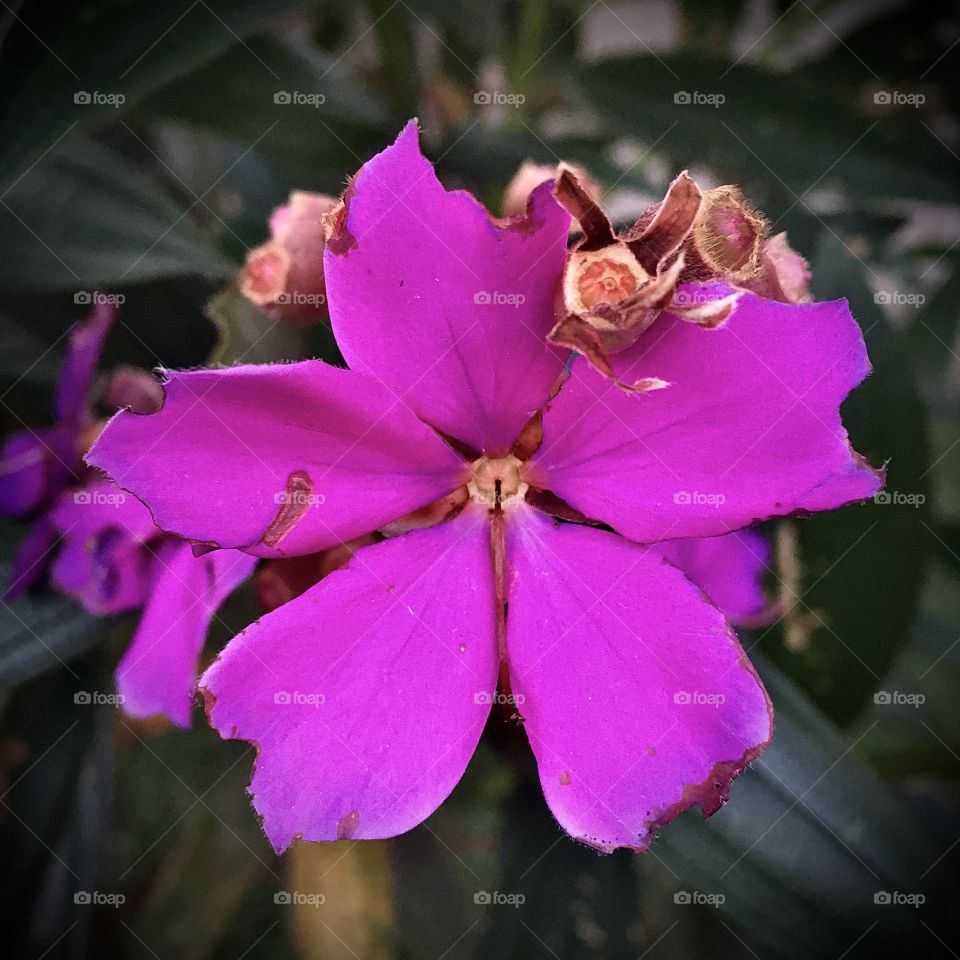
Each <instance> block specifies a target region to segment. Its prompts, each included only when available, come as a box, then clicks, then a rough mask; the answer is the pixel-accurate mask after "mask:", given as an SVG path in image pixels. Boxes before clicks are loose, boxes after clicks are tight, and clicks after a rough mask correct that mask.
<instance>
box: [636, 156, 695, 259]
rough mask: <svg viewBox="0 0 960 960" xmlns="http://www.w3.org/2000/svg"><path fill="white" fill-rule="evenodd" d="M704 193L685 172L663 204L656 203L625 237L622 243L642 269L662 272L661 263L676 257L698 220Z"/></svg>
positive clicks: (674, 182) (668, 192)
mask: <svg viewBox="0 0 960 960" xmlns="http://www.w3.org/2000/svg"><path fill="white" fill-rule="evenodd" d="M702 202H703V192H702V191H701V190H700V188H699V187H698V186H697V184H696V183H695V182H694V181H693V179H692V178H691V177H690V175H689V174H688V173H687V171H686V170H684V171H683V172H682V173H681V174H680V175H679V176H677V177H676V178H675V179H674V181H673V182H672V183H671V184H670V186H669V187H668V188H667V193H666V195H665V196H664V198H663V200H662V201H661V202H660V203H655V204H654V205H653V206H652V207H649V208H648V209H647V210H645V211H644V212H643V214H642V215H641V216H640V219H639V220H637V222H636V223H635V224H634V225H633V226H632V227H631V228H630V229H629V230H627V231H626V233H624V234H623V237H622V239H623V241H624V243H626V244H627V246H628V247H629V248H630V250H631V251H632V252H633V255H634V256H635V257H636V258H637V260H638V261H639V262H640V264H641V265H642V266H643V268H644V269H645V270H646V271H647V272H648V273H650V274H656V273H659V272H660V271H661V269H662V267H661V264H664V263H665V262H666V261H668V260H670V259H671V258H673V257H675V256H676V255H677V254H678V253H679V252H680V249H681V247H682V246H683V244H684V243H685V242H686V240H687V238H688V237H689V236H690V232H691V230H693V225H694V223H695V222H696V220H697V215H698V213H699V212H700V207H701V204H702Z"/></svg>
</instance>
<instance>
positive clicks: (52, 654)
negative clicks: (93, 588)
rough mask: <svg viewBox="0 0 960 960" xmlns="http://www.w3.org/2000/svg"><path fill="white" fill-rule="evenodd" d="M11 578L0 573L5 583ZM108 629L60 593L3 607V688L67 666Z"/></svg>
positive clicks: (0, 669)
mask: <svg viewBox="0 0 960 960" xmlns="http://www.w3.org/2000/svg"><path fill="white" fill-rule="evenodd" d="M8 576H9V571H8V569H4V570H3V571H2V573H0V577H2V580H3V582H4V583H6V581H7V577H8ZM106 630H107V627H106V626H105V625H104V621H102V620H99V619H97V618H96V617H92V616H90V614H88V613H86V612H85V611H84V610H83V609H82V608H81V607H79V606H78V605H77V604H76V603H74V602H73V601H72V600H69V599H68V598H67V597H64V596H60V595H59V594H53V593H43V594H40V595H38V596H37V597H32V596H25V597H22V598H20V599H19V600H17V601H15V602H14V603H12V604H7V603H4V604H2V605H0V689H2V688H4V687H13V686H16V685H17V684H20V683H23V682H24V681H25V680H29V679H30V678H31V677H34V676H36V675H37V674H40V673H43V672H45V671H47V670H50V669H51V668H53V667H58V666H63V665H65V664H68V663H69V661H71V660H73V659H74V658H76V657H78V656H80V654H82V653H84V652H85V651H87V650H89V649H90V648H91V647H92V646H93V645H94V644H95V643H96V642H97V641H98V640H99V639H100V638H101V637H102V636H103V635H104V633H105V632H106Z"/></svg>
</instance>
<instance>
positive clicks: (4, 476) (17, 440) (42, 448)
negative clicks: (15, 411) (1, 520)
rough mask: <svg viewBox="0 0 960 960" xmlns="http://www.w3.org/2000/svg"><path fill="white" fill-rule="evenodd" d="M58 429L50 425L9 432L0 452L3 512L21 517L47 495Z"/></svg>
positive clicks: (6, 514) (0, 507) (0, 513)
mask: <svg viewBox="0 0 960 960" xmlns="http://www.w3.org/2000/svg"><path fill="white" fill-rule="evenodd" d="M54 433H55V431H54V430H52V429H50V428H47V429H41V430H37V431H36V432H33V431H30V430H19V431H17V432H16V433H12V434H10V436H9V437H7V439H6V441H5V442H4V445H3V452H2V453H0V516H3V517H20V516H23V514H25V513H30V511H31V510H35V509H36V508H37V507H39V506H40V505H41V504H42V503H43V502H44V499H45V498H46V496H47V492H48V487H49V483H50V474H51V466H52V464H51V461H52V460H53V459H54V457H55V454H54V450H53V445H54Z"/></svg>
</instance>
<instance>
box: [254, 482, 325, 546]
mask: <svg viewBox="0 0 960 960" xmlns="http://www.w3.org/2000/svg"><path fill="white" fill-rule="evenodd" d="M278 500H279V501H280V507H279V509H278V510H277V513H276V516H275V517H274V518H273V522H272V523H271V524H270V526H269V527H268V528H267V532H266V533H265V534H264V535H263V536H262V537H261V538H260V541H261V543H263V544H264V545H265V546H268V547H275V546H276V545H277V544H278V543H279V542H280V541H281V540H282V539H283V538H284V537H285V536H286V535H287V534H288V533H289V532H290V531H291V530H292V529H293V528H294V527H295V526H296V525H297V524H298V523H299V522H300V521H301V520H302V519H303V515H304V514H305V513H306V512H307V510H309V509H310V505H311V504H312V503H313V482H312V481H311V480H310V475H309V474H308V473H307V472H306V471H304V470H294V471H293V473H291V474H290V476H289V477H287V486H286V489H285V490H284V492H283V493H281V494H280V495H279V497H278Z"/></svg>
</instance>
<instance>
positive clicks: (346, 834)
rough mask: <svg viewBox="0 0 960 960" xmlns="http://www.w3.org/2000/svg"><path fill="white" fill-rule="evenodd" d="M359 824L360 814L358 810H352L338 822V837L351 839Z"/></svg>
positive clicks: (339, 838)
mask: <svg viewBox="0 0 960 960" xmlns="http://www.w3.org/2000/svg"><path fill="white" fill-rule="evenodd" d="M359 826H360V814H359V813H358V812H357V811H356V810H351V811H350V812H349V813H348V814H347V815H346V816H345V817H344V818H343V819H342V820H341V821H340V822H339V823H338V824H337V839H338V840H349V839H350V838H351V837H352V836H353V835H354V834H355V833H356V832H357V827H359Z"/></svg>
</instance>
